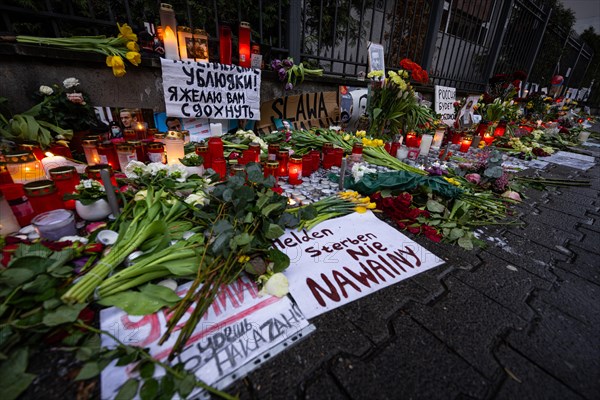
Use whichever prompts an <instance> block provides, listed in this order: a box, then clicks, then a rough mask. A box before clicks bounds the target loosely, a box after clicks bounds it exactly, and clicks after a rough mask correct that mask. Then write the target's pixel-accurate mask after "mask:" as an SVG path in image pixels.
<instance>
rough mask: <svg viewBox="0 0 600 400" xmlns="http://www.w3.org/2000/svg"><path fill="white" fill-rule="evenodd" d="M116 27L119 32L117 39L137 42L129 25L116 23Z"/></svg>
mask: <svg viewBox="0 0 600 400" xmlns="http://www.w3.org/2000/svg"><path fill="white" fill-rule="evenodd" d="M117 27H118V28H119V32H121V33H119V35H118V37H120V38H125V39H127V40H131V41H134V42H137V35H136V34H135V33H133V30H132V29H131V27H130V26H129V25H127V24H123V25H119V23H117Z"/></svg>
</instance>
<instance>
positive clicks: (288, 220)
mask: <svg viewBox="0 0 600 400" xmlns="http://www.w3.org/2000/svg"><path fill="white" fill-rule="evenodd" d="M299 223H300V220H299V219H298V217H296V216H295V215H292V214H290V213H287V212H284V213H283V214H281V217H279V221H277V224H278V225H282V226H285V227H286V228H295V227H296V226H298V224H299Z"/></svg>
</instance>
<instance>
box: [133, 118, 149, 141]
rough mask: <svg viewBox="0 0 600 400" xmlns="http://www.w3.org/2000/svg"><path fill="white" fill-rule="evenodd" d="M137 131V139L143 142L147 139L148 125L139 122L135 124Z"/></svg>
mask: <svg viewBox="0 0 600 400" xmlns="http://www.w3.org/2000/svg"><path fill="white" fill-rule="evenodd" d="M133 129H134V130H135V136H136V138H137V139H139V140H142V139H146V125H145V124H143V123H141V122H138V123H137V124H135V127H134V128H133Z"/></svg>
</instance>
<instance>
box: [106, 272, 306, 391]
mask: <svg viewBox="0 0 600 400" xmlns="http://www.w3.org/2000/svg"><path fill="white" fill-rule="evenodd" d="M190 284H191V283H189V284H185V285H183V286H180V287H179V288H178V289H177V294H178V295H179V296H180V297H183V296H184V295H185V293H186V292H187V290H188V289H189V287H190ZM193 309H194V306H192V307H190V309H189V310H188V312H187V314H186V316H184V317H183V318H182V319H181V321H180V323H179V325H177V327H176V328H175V330H174V332H173V334H172V335H171V337H170V338H169V339H168V340H167V341H166V342H165V343H163V344H162V345H159V344H158V342H159V340H160V338H161V337H162V336H163V334H164V333H165V332H166V326H167V322H168V321H169V320H170V319H171V316H172V315H171V314H169V312H168V310H166V309H163V310H161V311H159V312H157V313H155V314H151V315H146V316H142V317H134V316H130V315H127V313H125V312H124V311H123V310H121V309H119V308H116V307H112V308H109V309H106V310H102V311H101V314H100V320H101V327H102V330H104V331H107V332H110V333H112V334H113V335H114V336H115V337H116V338H118V339H119V340H120V341H121V342H123V343H125V344H128V345H132V346H139V347H146V348H148V349H149V351H150V354H151V355H152V356H153V357H154V358H155V359H157V360H160V361H167V358H168V356H169V353H170V352H171V349H172V347H173V345H174V344H175V341H176V339H177V336H178V335H179V330H180V329H181V328H182V327H183V326H184V325H185V322H186V320H187V318H188V317H189V315H190V314H191V312H192V311H193ZM306 326H308V322H307V321H306V319H305V318H304V316H303V315H302V313H301V312H300V310H299V309H298V307H297V306H296V305H295V304H293V303H292V301H291V300H290V299H289V298H288V297H282V298H278V297H273V296H269V295H266V296H262V297H260V296H259V295H258V288H257V286H256V283H254V282H253V281H252V280H250V279H249V278H248V277H246V276H242V277H240V279H238V280H237V281H235V282H233V283H232V284H231V285H229V286H224V287H222V288H221V289H220V291H219V293H218V294H217V297H216V298H215V300H214V302H213V303H212V305H211V306H210V307H209V309H208V311H207V313H206V314H205V315H204V317H203V318H202V319H201V320H200V322H199V323H198V325H197V326H196V329H195V330H194V333H193V334H192V336H191V338H190V339H189V340H188V342H187V344H186V345H187V347H186V349H185V350H184V351H183V352H182V353H181V354H179V355H178V356H177V357H175V359H174V360H173V361H172V362H171V363H172V364H173V365H175V364H177V363H184V364H185V369H186V370H187V371H191V372H194V373H195V374H196V376H197V377H198V379H201V380H202V381H204V382H206V383H207V384H209V385H215V386H217V387H219V386H220V385H219V381H220V380H221V379H222V378H224V377H226V376H227V375H230V374H232V373H233V372H235V371H237V370H239V369H240V368H241V367H243V366H244V365H246V364H247V363H248V362H249V361H250V360H252V359H253V358H255V357H256V356H258V355H260V354H262V353H264V352H266V351H269V350H270V349H272V348H273V346H276V345H278V344H279V343H281V342H283V341H284V340H286V339H288V338H290V337H291V336H293V335H295V334H296V332H298V331H300V330H301V329H303V328H305V327H306ZM115 345H116V343H115V341H114V340H113V339H112V338H110V337H108V336H105V335H103V336H102V346H103V347H109V348H111V347H114V346H115ZM115 364H116V362H114V363H113V364H111V365H109V366H108V367H107V368H105V369H104V370H103V371H102V398H103V399H112V398H114V397H115V395H116V394H117V392H118V390H119V387H120V386H121V385H123V383H125V382H126V381H127V380H128V379H129V378H132V377H136V376H137V374H138V372H136V371H134V370H132V366H124V367H117V366H116V365H115ZM162 375H164V370H162V369H161V368H158V367H157V369H156V372H155V374H154V376H155V377H160V376H162Z"/></svg>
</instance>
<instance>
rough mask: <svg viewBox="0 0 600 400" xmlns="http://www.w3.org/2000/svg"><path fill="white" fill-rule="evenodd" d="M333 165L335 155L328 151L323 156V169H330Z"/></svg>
mask: <svg viewBox="0 0 600 400" xmlns="http://www.w3.org/2000/svg"><path fill="white" fill-rule="evenodd" d="M334 164H335V154H334V152H333V151H328V152H327V153H325V154H324V155H323V168H325V169H330V168H331V167H333V165H334Z"/></svg>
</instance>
